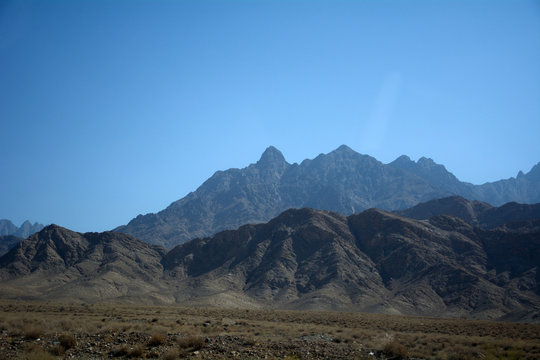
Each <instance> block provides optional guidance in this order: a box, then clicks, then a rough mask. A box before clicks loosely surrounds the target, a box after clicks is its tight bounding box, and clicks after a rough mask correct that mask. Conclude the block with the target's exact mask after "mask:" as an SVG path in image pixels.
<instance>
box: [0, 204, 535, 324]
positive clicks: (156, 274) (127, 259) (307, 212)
mask: <svg viewBox="0 0 540 360" xmlns="http://www.w3.org/2000/svg"><path fill="white" fill-rule="evenodd" d="M539 263H540V221H528V222H521V223H513V224H511V225H506V226H502V227H498V228H496V229H492V230H485V229H481V228H478V227H474V226H472V225H470V224H468V223H466V222H465V221H463V220H461V219H459V218H456V217H452V216H445V215H441V216H436V217H433V218H431V219H430V220H413V219H410V218H405V217H402V216H399V215H397V214H393V213H388V212H385V211H381V210H376V209H370V210H367V211H364V212H362V213H360V214H356V215H351V216H349V217H345V216H343V215H340V214H337V213H332V212H326V211H320V210H312V209H291V210H288V211H285V212H283V213H282V214H280V215H279V216H278V217H276V218H274V219H273V220H271V221H270V222H268V223H265V224H258V225H245V226H242V227H240V228H239V229H238V230H234V231H232V230H231V231H223V232H221V233H218V234H217V235H215V236H214V237H211V238H204V239H196V240H193V241H191V242H188V243H185V244H182V245H179V246H177V247H176V248H174V249H172V250H171V251H169V252H168V253H167V254H165V252H164V250H163V249H162V248H159V247H154V246H151V245H148V244H145V243H142V242H140V241H138V240H136V239H134V238H132V237H130V236H127V235H122V234H117V233H112V232H107V233H102V234H93V233H90V234H79V233H75V232H71V231H69V230H66V229H63V228H60V227H57V226H50V227H47V228H45V229H44V230H43V231H41V232H40V233H38V234H36V235H34V236H31V237H30V238H29V239H27V240H24V241H23V242H21V243H20V244H19V245H18V246H17V247H15V248H14V249H12V250H11V251H10V252H9V253H8V254H6V255H5V256H4V257H2V258H0V278H1V279H3V280H2V281H0V290H1V291H0V294H1V296H2V297H7V298H25V299H55V300H57V299H61V300H66V299H71V300H73V299H78V300H83V301H90V302H95V301H102V300H107V301H111V300H114V301H131V302H135V301H136V302H154V303H173V302H176V303H182V304H197V305H215V306H226V307H269V308H289V309H336V310H359V311H369V312H382V313H403V314H421V315H430V316H443V315H446V316H472V317H478V318H491V319H497V318H505V319H514V320H530V321H540V319H538V314H539V312H540V296H539V295H540V291H539V288H538V275H537V274H538V267H539Z"/></svg>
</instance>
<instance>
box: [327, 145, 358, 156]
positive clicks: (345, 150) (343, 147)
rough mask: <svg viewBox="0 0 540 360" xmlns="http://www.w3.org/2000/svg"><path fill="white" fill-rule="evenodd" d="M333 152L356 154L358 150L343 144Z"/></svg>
mask: <svg viewBox="0 0 540 360" xmlns="http://www.w3.org/2000/svg"><path fill="white" fill-rule="evenodd" d="M332 152H333V153H338V154H347V153H348V154H354V153H356V151H354V150H353V149H351V148H350V147H348V146H347V145H341V146H340V147H338V148H337V149H336V150H334V151H332Z"/></svg>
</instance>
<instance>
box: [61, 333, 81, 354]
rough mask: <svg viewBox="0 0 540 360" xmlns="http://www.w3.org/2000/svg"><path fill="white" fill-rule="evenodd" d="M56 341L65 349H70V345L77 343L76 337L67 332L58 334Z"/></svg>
mask: <svg viewBox="0 0 540 360" xmlns="http://www.w3.org/2000/svg"><path fill="white" fill-rule="evenodd" d="M58 341H59V342H60V345H62V346H63V347H64V348H65V349H66V350H67V349H71V348H72V347H74V346H75V345H77V339H75V338H74V337H73V336H71V335H69V334H62V335H60V336H58Z"/></svg>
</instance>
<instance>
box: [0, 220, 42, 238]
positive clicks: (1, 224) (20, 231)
mask: <svg viewBox="0 0 540 360" xmlns="http://www.w3.org/2000/svg"><path fill="white" fill-rule="evenodd" d="M41 229H43V225H42V224H38V223H37V222H36V223H34V224H32V223H31V222H30V221H28V220H26V221H25V222H23V223H22V224H21V226H19V227H17V226H15V225H14V224H13V223H12V222H11V221H10V220H6V219H1V220H0V236H1V235H13V236H16V237H20V238H27V237H28V236H30V235H32V234H34V233H37V232H38V231H40V230H41Z"/></svg>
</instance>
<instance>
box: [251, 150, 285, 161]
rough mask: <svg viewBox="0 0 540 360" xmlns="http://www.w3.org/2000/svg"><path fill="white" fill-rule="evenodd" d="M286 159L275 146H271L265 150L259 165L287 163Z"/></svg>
mask: <svg viewBox="0 0 540 360" xmlns="http://www.w3.org/2000/svg"><path fill="white" fill-rule="evenodd" d="M286 162H287V161H286V160H285V157H284V156H283V154H282V153H281V151H279V150H278V149H276V148H275V147H273V146H269V147H267V148H266V150H264V152H263V153H262V155H261V158H260V159H259V161H257V164H271V163H286Z"/></svg>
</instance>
